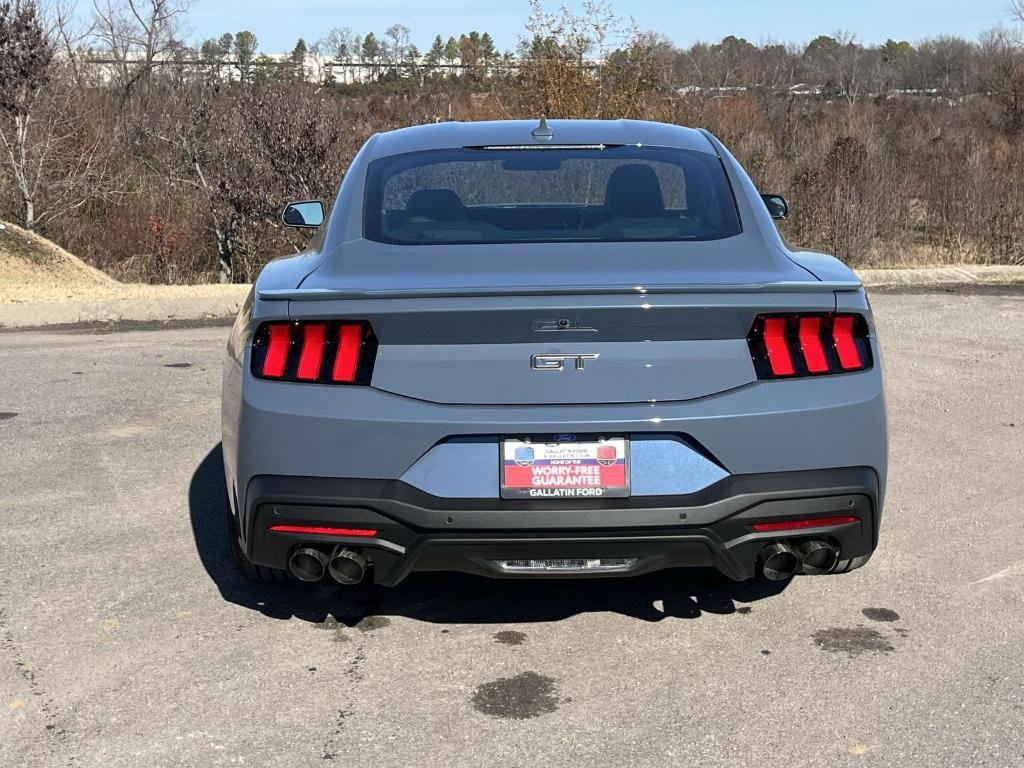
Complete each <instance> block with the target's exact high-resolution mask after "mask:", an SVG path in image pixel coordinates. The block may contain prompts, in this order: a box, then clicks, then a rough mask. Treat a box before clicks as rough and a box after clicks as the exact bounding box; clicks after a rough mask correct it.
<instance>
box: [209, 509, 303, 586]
mask: <svg viewBox="0 0 1024 768" xmlns="http://www.w3.org/2000/svg"><path fill="white" fill-rule="evenodd" d="M224 509H225V510H226V511H227V516H228V525H227V529H228V531H227V532H228V547H230V549H231V559H232V560H234V562H235V567H236V568H238V571H239V573H241V574H242V575H243V576H245V577H246V578H247V579H250V580H251V581H258V582H260V583H263V584H269V583H272V582H279V581H291V580H292V577H291V574H289V573H288V571H286V570H284V569H283V568H268V567H267V566H265V565H256V564H255V563H254V562H252V560H250V559H249V558H248V557H246V556H245V552H243V551H242V547H241V546H240V545H239V543H238V524H237V522H236V521H235V516H234V514H233V513H232V511H231V502H230V500H229V499H228V498H227V496H226V495H225V498H224Z"/></svg>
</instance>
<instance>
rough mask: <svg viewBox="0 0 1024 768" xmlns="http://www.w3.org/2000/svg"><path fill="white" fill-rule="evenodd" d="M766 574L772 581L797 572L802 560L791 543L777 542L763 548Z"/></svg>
mask: <svg viewBox="0 0 1024 768" xmlns="http://www.w3.org/2000/svg"><path fill="white" fill-rule="evenodd" d="M761 563H762V565H763V566H764V576H765V578H766V579H770V580H771V581H783V580H784V579H788V578H790V577H792V576H793V574H795V573H796V569H797V568H798V567H799V566H800V560H799V558H798V557H797V554H796V552H795V551H794V550H793V548H792V547H791V546H789V544H784V543H782V542H778V541H777V542H775V543H773V544H769V545H768V546H766V547H765V548H764V549H762V550H761Z"/></svg>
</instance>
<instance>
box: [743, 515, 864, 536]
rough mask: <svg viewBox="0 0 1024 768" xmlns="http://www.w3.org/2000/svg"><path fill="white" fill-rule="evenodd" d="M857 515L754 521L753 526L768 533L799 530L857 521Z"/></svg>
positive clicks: (858, 519) (760, 531) (761, 531)
mask: <svg viewBox="0 0 1024 768" xmlns="http://www.w3.org/2000/svg"><path fill="white" fill-rule="evenodd" d="M859 522H860V518H859V517H851V516H849V515H841V516H839V517H814V518H810V519H806V520H778V521H772V522H770V523H754V524H753V525H752V526H751V528H753V529H754V530H755V531H757V532H758V533H769V532H773V531H799V530H803V529H804V528H827V527H828V526H831V525H849V524H850V523H859Z"/></svg>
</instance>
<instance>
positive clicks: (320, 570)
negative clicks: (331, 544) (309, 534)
mask: <svg viewBox="0 0 1024 768" xmlns="http://www.w3.org/2000/svg"><path fill="white" fill-rule="evenodd" d="M288 571H289V572H290V573H291V574H292V576H294V577H295V578H296V579H298V580H299V581H310V582H312V581H320V579H322V578H323V577H324V574H325V573H326V572H327V555H325V554H324V553H323V552H321V551H320V550H319V549H313V547H300V548H299V549H296V550H295V551H294V552H292V556H291V557H289V558H288Z"/></svg>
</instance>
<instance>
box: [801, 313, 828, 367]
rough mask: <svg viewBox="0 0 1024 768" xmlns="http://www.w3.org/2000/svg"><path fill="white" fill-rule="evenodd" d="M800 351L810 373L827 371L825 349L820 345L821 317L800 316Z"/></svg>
mask: <svg viewBox="0 0 1024 768" xmlns="http://www.w3.org/2000/svg"><path fill="white" fill-rule="evenodd" d="M798 337H799V339H800V351H801V353H802V354H803V356H804V362H806V363H807V370H808V371H809V372H810V373H828V361H827V360H826V359H825V349H824V347H822V346H821V318H820V317H816V316H810V317H801V318H800V331H799V334H798Z"/></svg>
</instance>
